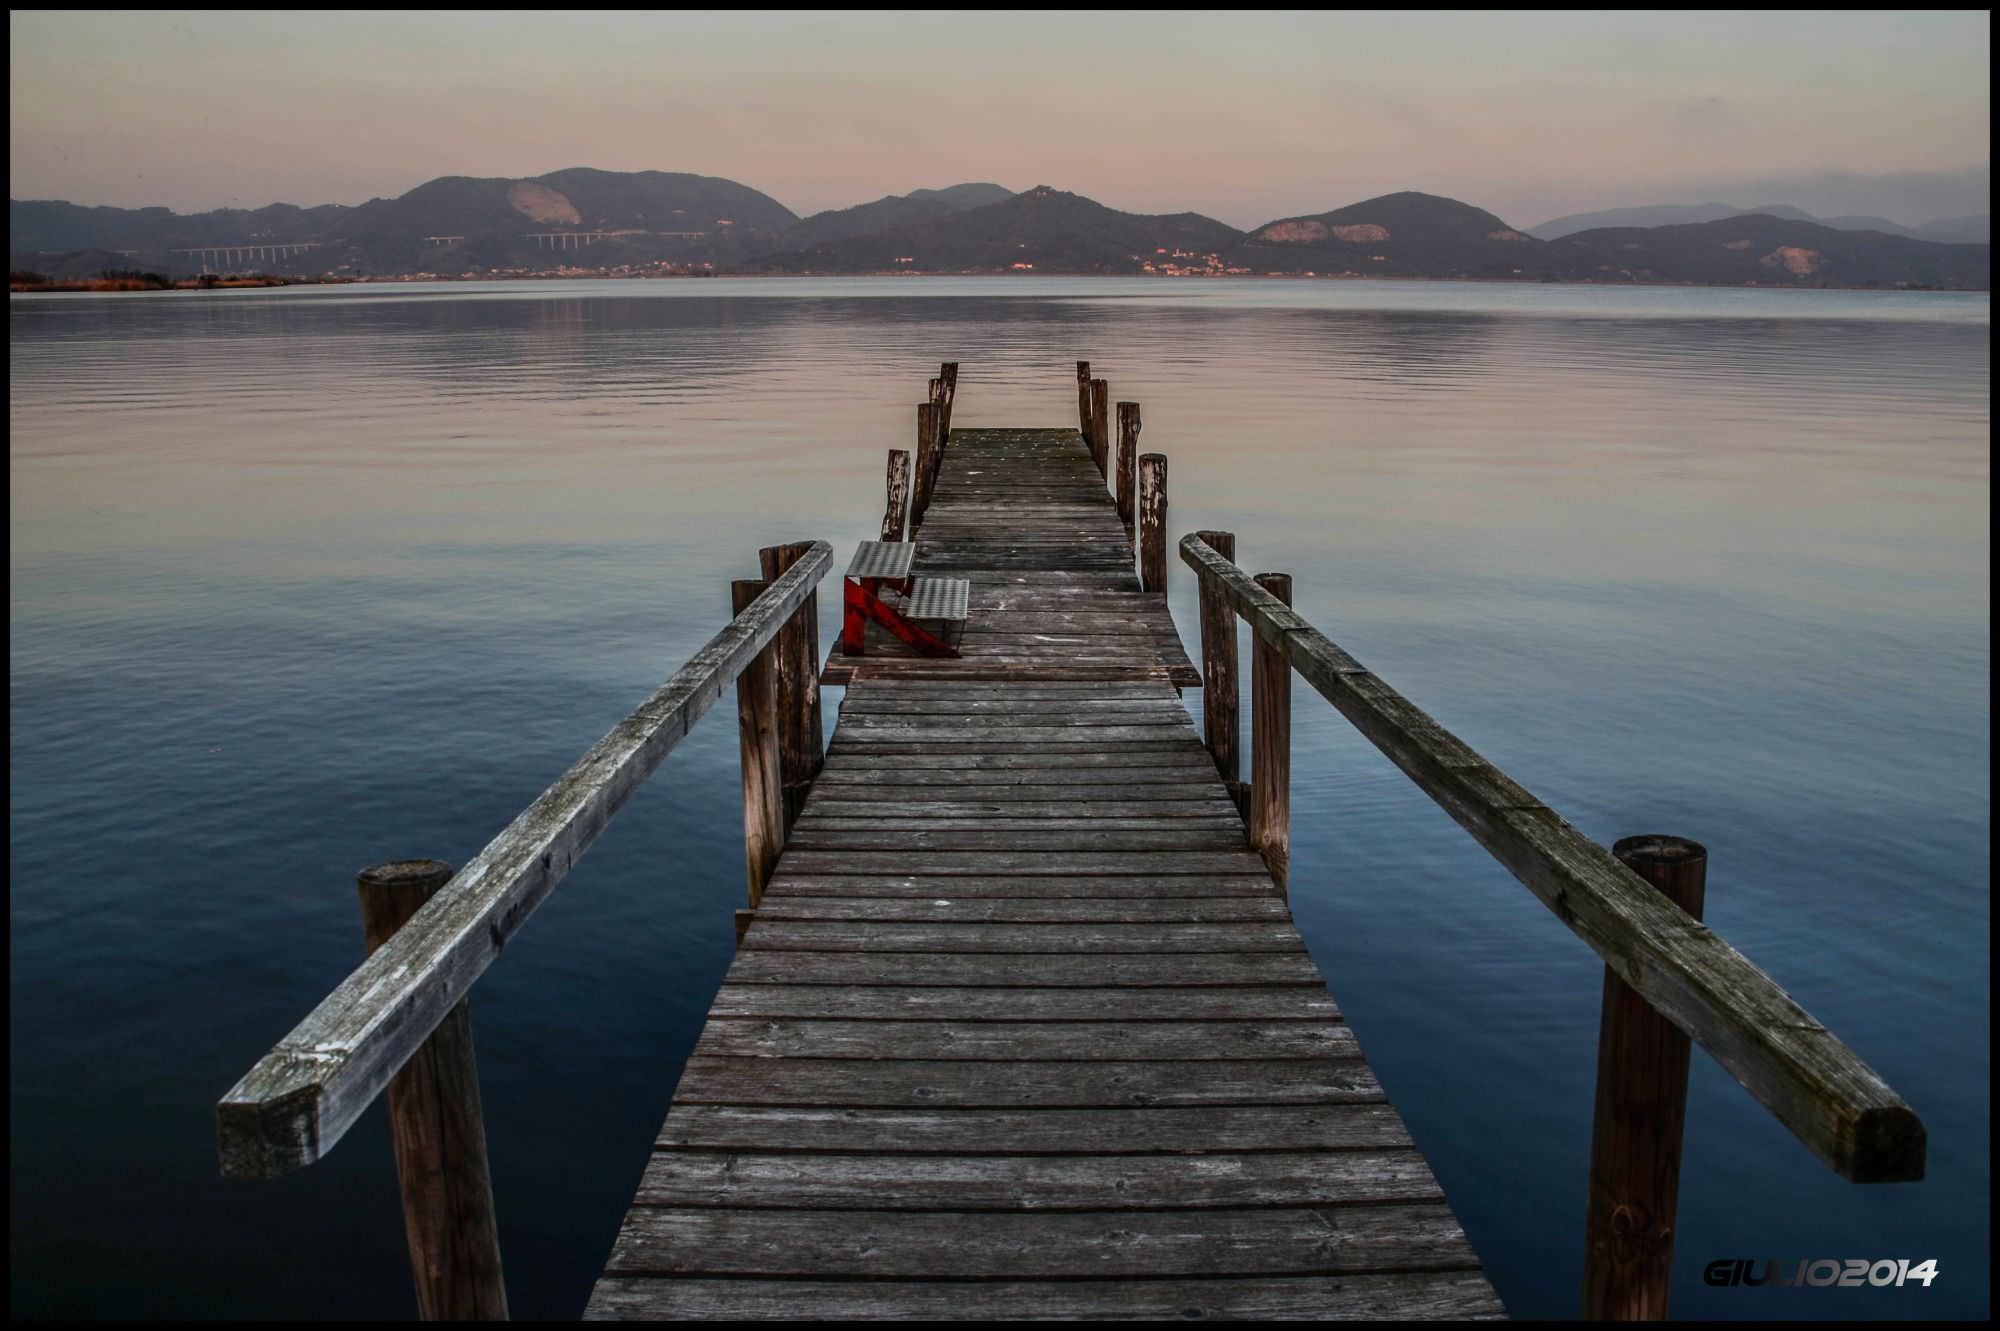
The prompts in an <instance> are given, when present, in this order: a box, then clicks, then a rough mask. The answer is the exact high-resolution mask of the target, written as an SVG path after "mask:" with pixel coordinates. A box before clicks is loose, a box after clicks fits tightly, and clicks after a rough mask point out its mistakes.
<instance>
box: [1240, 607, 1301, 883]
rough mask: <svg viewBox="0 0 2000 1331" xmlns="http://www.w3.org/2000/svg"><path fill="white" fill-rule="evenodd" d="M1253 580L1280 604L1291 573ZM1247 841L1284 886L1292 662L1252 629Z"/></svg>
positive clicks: (1287, 861)
mask: <svg viewBox="0 0 2000 1331" xmlns="http://www.w3.org/2000/svg"><path fill="white" fill-rule="evenodd" d="M1257 585H1258V586H1259V587H1262V588H1263V589H1264V590H1265V591H1267V592H1269V593H1271V595H1273V596H1275V597H1277V598H1278V599H1279V600H1280V601H1283V602H1284V603H1285V604H1286V605H1290V604H1291V603H1292V575H1291V574H1289V573H1259V574H1258V575H1257ZM1250 772H1251V777H1250V844H1251V846H1252V847H1253V848H1255V849H1256V851H1257V853H1258V854H1260V855H1262V856H1263V857H1264V865H1265V867H1266V868H1268V869H1269V870H1270V871H1271V877H1273V878H1275V879H1277V881H1278V890H1279V891H1280V892H1287V893H1288V892H1289V891H1290V885H1289V883H1288V882H1287V877H1288V870H1289V868H1290V865H1291V858H1292V665H1291V662H1289V661H1287V660H1286V659H1285V654H1284V653H1283V652H1281V651H1279V650H1278V649H1277V648H1275V647H1273V646H1271V645H1270V644H1269V643H1267V642H1265V641H1264V637H1263V635H1262V634H1258V635H1256V646H1255V647H1254V648H1253V649H1252V651H1251V656H1250Z"/></svg>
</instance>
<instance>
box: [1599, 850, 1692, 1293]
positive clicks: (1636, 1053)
mask: <svg viewBox="0 0 2000 1331" xmlns="http://www.w3.org/2000/svg"><path fill="white" fill-rule="evenodd" d="M1611 853H1612V854H1613V855H1616V856H1617V857H1618V859H1619V860H1620V861H1621V862H1623V864H1624V865H1625V867H1626V868H1628V869H1630V870H1631V871H1632V872H1633V873H1636V874H1638V875H1639V876H1640V877H1641V878H1643V879H1645V880H1646V881H1647V882H1649V883H1651V884H1652V885H1653V886H1654V887H1656V888H1658V889H1659V890H1660V891H1661V892H1662V893H1663V894H1664V895H1665V896H1666V897H1667V899H1668V900H1670V901H1672V902H1673V903H1674V904H1675V905H1677V906H1679V907H1680V908H1681V909H1682V910H1684V911H1686V912H1687V913H1688V914H1689V915H1692V916H1693V917H1694V918H1695V919H1697V920H1698V919H1700V918H1701V912H1702V902H1703V898H1704V896H1705V895H1706V886H1707V880H1708V852H1707V851H1706V850H1704V849H1703V848H1702V847H1701V846H1700V845H1699V844H1697V843H1696V842H1693V841H1689V840H1686V839H1685V838H1683V837H1671V836H1635V837H1626V838H1625V839H1624V840H1622V841H1619V842H1618V843H1616V844H1615V845H1613V846H1612V847H1611ZM1687 1086H1688V1037H1687V1035H1686V1034H1685V1033H1683V1032H1682V1030H1681V1029H1680V1027H1678V1026H1676V1025H1674V1024H1673V1023H1672V1022H1671V1021H1668V1020H1667V1019H1666V1018H1665V1017H1663V1016H1661V1015H1660V1014H1659V1013H1657V1012H1655V1011H1654V1010H1653V1007H1652V1004H1650V1003H1648V1002H1647V1001H1646V1000H1645V999H1643V998H1641V997H1640V996H1639V995H1638V994H1637V993H1635V992H1633V990H1632V989H1631V987H1630V986H1629V985H1627V984H1626V983H1625V982H1624V981H1623V980H1621V979H1619V978H1618V976H1617V975H1616V974H1614V973H1613V972H1612V970H1611V969H1610V968H1609V967H1606V968H1605V971H1604V1014H1603V1017H1602V1019H1601V1021H1600V1023H1599V1026H1598V1032H1597V1113H1596V1117H1595V1119H1594V1120H1593V1122H1592V1124H1591V1130H1590V1200H1589V1204H1588V1207H1587V1209H1586V1211H1585V1218H1584V1254H1583V1316H1584V1318H1585V1319H1586V1320H1589V1321H1611V1322H1641V1321H1648V1322H1649V1321H1659V1320H1662V1319H1664V1318H1665V1317H1666V1315H1667V1292H1668V1287H1669V1286H1670V1284H1671V1283H1672V1279H1673V1265H1674V1212H1675V1209H1676V1207H1677V1206H1678V1204H1679V1199H1680V1183H1681V1129H1682V1125H1683V1124H1684V1123H1685V1121H1686V1119H1687Z"/></svg>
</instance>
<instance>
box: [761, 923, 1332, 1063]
mask: <svg viewBox="0 0 2000 1331" xmlns="http://www.w3.org/2000/svg"><path fill="white" fill-rule="evenodd" d="M729 980H730V982H731V983H732V984H734V983H744V984H748V983H772V984H780V983H781V984H843V985H884V984H907V985H957V984H963V985H975V986H981V987H989V988H996V987H1016V988H1050V987H1056V986H1071V987H1076V988H1097V987H1101V986H1103V985H1107V984H1115V985H1123V986H1127V987H1132V988H1148V989H1171V988H1184V987H1208V986H1243V985H1273V984H1299V985H1307V986H1312V985H1318V986H1320V987H1321V988H1324V987H1325V981H1323V980H1321V979H1320V978H1319V972H1318V971H1316V970H1314V969H1313V964H1312V959H1311V958H1310V957H1308V956H1307V955H1306V954H1305V952H1304V951H1303V950H1302V949H1301V950H1285V951H1276V952H1259V951H1249V950H1245V951H1238V952H1199V953H1191V952H1130V953H1110V954H1105V955H1100V956H1092V955H1091V954H1090V953H1088V952H1083V951H1071V952H1053V953H1052V952H1042V953H1021V952H1015V951H1004V952H922V951H917V950H914V949H911V950H888V951H881V952H861V951H852V950H847V949H826V948H818V949H815V948H799V949H793V950H785V951H780V950H777V949H773V950H771V951H768V952H766V951H762V950H760V949H755V948H752V949H750V950H747V951H745V952H742V953H740V954H739V955H738V956H737V958H736V961H735V963H734V964H733V965H732V966H731V967H730V968H729ZM1115 1052H1116V1051H1111V1053H1112V1054H1113V1055H1114V1056H1115Z"/></svg>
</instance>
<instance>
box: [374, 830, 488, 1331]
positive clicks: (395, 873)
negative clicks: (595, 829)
mask: <svg viewBox="0 0 2000 1331" xmlns="http://www.w3.org/2000/svg"><path fill="white" fill-rule="evenodd" d="M450 879H451V866H450V865H448V864H445V863H442V862H441V861H438V860H397V861H394V862H391V863H388V864H377V865H375V866H373V867H372V868H367V869H363V870H362V871H361V874H360V877H359V879H358V881H357V886H358V887H359V888H360V890H361V927H362V932H363V935H364V936H365V938H366V939H367V944H368V951H369V952H370V953H373V952H374V951H375V949H376V948H378V947H380V946H382V944H384V943H386V942H388V941H389V940H390V939H391V938H392V937H394V936H395V933H396V931H397V930H398V929H400V928H402V927H403V926H404V925H405V924H407V923H408V922H409V919H410V917H411V916H412V915H415V914H416V913H417V911H418V909H419V908H420V907H421V906H422V905H423V904H424V903H425V902H426V901H429V900H430V899H431V897H432V895H433V894H435V893H436V892H437V890H438V889H439V888H441V887H443V886H444V885H445V883H447V882H448V881H450ZM388 1101H389V1135H390V1137H391V1139H392V1140H393V1141H394V1143H395V1147H396V1178H397V1180H398V1181H399V1182H400V1183H401V1184H402V1192H403V1229H404V1231H405V1233H407V1234H408V1236H409V1241H410V1271H411V1274H412V1275H413V1276H414V1277H415V1278H416V1285H417V1315H418V1316H419V1317H422V1318H423V1319H424V1320H425V1321H427V1322H472V1321H481V1322H504V1321H506V1320H507V1286H506V1284H505V1282H504V1281H503V1280H502V1278H501V1272H500V1229H499V1226H498V1224H497V1223H496V1222H495V1220H494V1218H493V1180H492V1178H491V1177H490V1176H489V1175H488V1173H487V1170H486V1125H485V1121H484V1119H483V1117H482V1116H481V1114H480V1110H479V1068H478V1065H477V1063H475V1061H474V1060H473V1056H472V1013H471V1011H470V1010H469V1009H468V1008H467V1007H466V1003H465V1000H464V999H460V1000H459V1002H458V1006H456V1007H454V1008H453V1009H452V1010H451V1011H450V1012H449V1013H447V1014H446V1015H445V1019H444V1020H443V1021H441V1022H439V1023H438V1026H437V1029H436V1030H434V1031H432V1032H431V1034H430V1038H429V1039H427V1040H425V1041H424V1042H423V1044H422V1045H420V1046H418V1048H417V1052H416V1053H414V1054H412V1055H410V1060H409V1062H407V1063H405V1064H403V1069H402V1071H400V1072H398V1073H397V1074H396V1075H395V1077H394V1079H393V1080H391V1081H390V1083H389V1089H388Z"/></svg>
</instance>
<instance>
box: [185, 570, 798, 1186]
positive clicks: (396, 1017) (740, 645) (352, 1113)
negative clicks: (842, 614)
mask: <svg viewBox="0 0 2000 1331" xmlns="http://www.w3.org/2000/svg"><path fill="white" fill-rule="evenodd" d="M832 564H833V552H832V549H831V548H830V547H829V546H827V545H826V544H825V543H824V542H814V543H813V545H812V548H811V552H810V553H809V554H808V555H807V556H806V557H804V558H802V559H800V560H799V561H797V562H796V563H795V564H793V565H792V567H791V568H790V569H789V570H787V572H786V573H785V574H784V576H783V577H781V578H779V579H778V580H777V582H775V583H773V584H772V586H771V588H770V590H769V591H767V592H766V593H765V594H764V595H763V596H761V597H759V598H758V600H757V603H756V604H755V605H754V606H752V607H751V608H750V609H749V610H748V611H746V612H745V613H744V614H742V615H739V616H738V617H737V618H736V619H735V620H733V621H732V622H731V623H730V624H729V626H728V627H726V628H724V629H723V630H722V631H721V632H720V633H718V634H716V635H715V637H713V638H711V639H710V640H709V641H708V643H707V644H706V645H704V646H703V647H702V648H701V650H700V651H698V652H696V653H695V655H694V656H693V658H691V659H690V660H689V661H688V663H687V664H686V665H684V666H682V667H681V669H680V670H678V671H677V672H675V674H674V676H673V677H672V678H671V679H669V680H668V681H667V682H666V683H665V684H664V685H662V686H661V687H660V688H659V689H658V690H657V691H656V692H655V693H654V694H653V695H652V696H651V697H649V698H647V699H646V701H645V702H643V703H641V704H640V706H639V707H638V709H637V710H636V711H634V712H633V713H632V714H631V715H630V716H628V717H626V718H625V719H624V720H623V721H621V722H619V723H618V725H617V726H615V727H613V728H612V730H611V732H610V733H609V734H607V735H605V737H604V738H603V739H601V740H599V741H598V742H597V743H596V744H595V745H593V746H592V747H591V749H590V750H589V752H587V753H585V754H584V755H583V757H582V758H580V759H578V760H577V762H576V763H575V764H574V765H573V766H572V767H571V768H570V769H569V770H568V771H567V772H565V773H563V775H562V776H561V777H559V778H557V780H556V782H555V784H554V785H552V786H550V787H549V788H548V789H547V790H546V791H544V792H543V793H542V794H541V796H540V797H539V798H537V799H536V800H535V802H534V803H532V804H530V805H529V806H528V807H527V808H526V809H524V810H523V811H522V812H521V813H520V815H519V816H518V817H516V818H515V819H514V821H513V822H512V823H510V824H508V826H507V827H506V829H505V830H504V831H502V832H501V833H500V835H499V836H497V837H495V838H494V839H493V840H492V841H491V842H489V843H488V844H487V846H486V848H485V849H483V850H481V851H480V852H479V854H478V855H476V856H474V857H473V858H472V860H471V861H470V862H468V863H467V864H466V865H465V866H464V867H463V868H461V869H460V870H459V871H458V872H457V873H456V874H454V875H453V877H452V880H451V881H450V882H449V883H447V884H446V885H445V886H444V888H443V889H442V890H441V891H439V892H438V894H437V895H436V896H434V897H433V898H431V900H430V901H429V902H428V903H427V904H426V905H425V906H424V907H423V909H421V910H419V911H418V912H417V914H416V916H415V917H413V918H412V919H411V921H410V922H409V924H407V925H406V926H404V927H403V928H402V929H399V930H398V931H397V932H396V936H395V937H394V938H392V939H390V940H389V941H388V942H387V943H386V944H384V945H383V946H382V947H381V948H379V949H377V950H376V951H375V952H374V953H373V954H372V955H370V956H369V958H368V959H367V960H366V961H364V962H363V963H362V964H361V965H360V966H359V967H357V968H356V969H355V971H354V972H353V973H352V974H350V975H349V976H348V977H347V978H346V979H345V980H343V981H342V982H341V984H340V986H339V987H338V988H336V989H335V990H334V991H333V992H332V993H331V994H329V995H327V997H326V998H325V999H323V1000H322V1001H321V1002H320V1004H319V1006H317V1007H316V1008H314V1009H313V1011H312V1012H311V1013H310V1014H308V1015H307V1016H306V1018H305V1019H304V1020H303V1021H301V1022H300V1023H299V1024H298V1026H296V1027H295V1028H294V1029H293V1030H292V1032H291V1033H290V1034H289V1035H287V1036H285V1038H284V1039H282V1040H280V1041H279V1042H278V1044H277V1045H276V1047H274V1048H273V1049H272V1050H271V1052H270V1053H268V1054H266V1055H265V1056H264V1057H263V1058H262V1059H261V1060H259V1061H258V1063H257V1065H256V1066H255V1067H253V1068H251V1069H250V1071H249V1072H248V1073H246V1074H245V1075H244V1077H243V1078H242V1080H240V1081H239V1082H237V1084H236V1085H235V1086H233V1087H231V1088H230V1090H229V1091H228V1092H227V1093H226V1094H225V1095H224V1096H223V1098H222V1100H221V1101H220V1103H218V1104H217V1106H216V1127H217V1137H218V1144H219V1148H220V1154H221V1163H222V1172H223V1173H224V1174H227V1175H232V1176H245V1177H270V1176H274V1175H278V1174H283V1173H287V1172H289V1171H291V1170H294V1169H298V1168H300V1167H302V1166H304V1165H308V1164H311V1163H313V1162H314V1161H315V1160H318V1159H319V1158H320V1157H321V1156H322V1155H324V1154H325V1153H326V1152H327V1151H328V1150H330V1149H332V1147H333V1146H334V1144H335V1143H336V1142H338V1141H339V1140H340V1138H341V1137H342V1136H343V1135H344V1134H345V1133H346V1131H347V1130H348V1128H349V1127H351V1126H353V1123H354V1121H355V1119H357V1118H358V1117H360V1115H361V1112H362V1110H364V1109H366V1108H367V1106H368V1105H369V1104H370V1103H371V1102H372V1101H373V1100H374V1098H375V1096H376V1095H377V1094H378V1093H380V1091H381V1090H382V1088H383V1087H384V1086H385V1085H387V1084H388V1081H389V1079H390V1078H391V1077H393V1076H394V1075H395V1074H396V1072H397V1071H398V1070H399V1069H400V1068H401V1067H402V1066H403V1063H404V1062H405V1061H406V1060H407V1059H408V1058H409V1057H410V1055H411V1054H412V1053H414V1052H415V1051H416V1049H417V1048H418V1047H419V1046H420V1045H422V1043H423V1041H424V1039H425V1038H426V1037H427V1036H428V1035H429V1034H430V1033H431V1031H432V1030H434V1029H436V1027H437V1024H438V1022H440V1021H441V1020H443V1019H444V1016H445V1014H446V1013H448V1012H450V1011H451V1010H452V1008H453V1007H455V1006H456V1005H457V1004H458V1002H459V1000H461V999H462V998H464V997H465V994H466V991H467V990H469V989H470V988H471V987H472V984H473V982H474V981H476V980H477V979H478V978H479V976H480V975H481V974H483V973H484V972H485V970H486V968H487V966H489V965H491V964H492V962H493V959H494V958H495V957H497V956H498V955H499V954H500V950H501V949H502V948H503V947H504V946H506V943H507V940H508V939H509V938H511V937H512V936H513V935H514V933H515V932H516V931H517V930H519V928H520V927H521V925H522V924H523V923H525V922H526V921H527V918H528V917H529V916H530V915H531V914H533V913H534V910H535V908H536V907H537V906H539V905H540V904H541V902H542V901H543V899H544V898H546V897H547V896H548V894H549V892H550V891H551V890H552V889H553V888H554V887H555V885H556V884H557V883H559V882H560V881H562V877H563V875H564V874H566V873H568V872H569V868H570V866H571V865H572V864H574V863H575V862H576V860H577V858H578V857H579V856H581V855H582V854H583V853H584V851H585V850H587V849H589V847H590V845H591V843H592V842H594V841H595V840H596V839H597V836H598V834H599V833H600V832H602V831H603V830H604V827H605V825H606V824H607V823H608V822H609V821H610V819H611V816H612V815H613V814H614V813H616V812H617V811H618V809H619V808H620V807H621V806H622V805H623V804H624V803H625V801H626V800H627V799H629V798H630V797H631V795H632V792H633V791H635V790H636V789H637V788H638V786H639V783H640V782H642V781H644V780H645V778H646V777H647V776H648V775H650V774H651V773H652V771H653V769H654V768H656V767H658V766H659V764H660V762H661V761H662V760H663V759H664V758H665V757H666V756H667V754H669V753H671V752H672V751H673V749H674V746H675V745H677V744H678V743H679V742H680V741H681V739H682V738H683V737H684V736H685V735H686V734H687V732H688V729H689V727H690V726H692V725H693V724H694V722H695V721H696V720H698V719H699V718H700V717H701V715H702V714H703V713H704V712H706V711H707V710H708V709H709V707H711V706H713V705H714V703H715V701H716V700H717V699H718V698H720V697H721V696H722V693H723V690H725V689H726V688H728V687H729V685H730V683H731V682H732V681H733V680H734V679H735V678H736V675H737V674H738V672H739V671H741V670H742V669H743V667H744V666H745V665H747V664H748V663H749V662H750V661H751V659H752V658H754V657H755V656H756V655H757V653H758V652H760V651H762V650H763V649H764V648H765V647H766V646H767V645H768V644H769V643H770V642H771V641H772V639H774V638H775V637H776V636H777V634H778V631H779V630H780V629H781V628H782V627H783V626H784V624H785V622H786V621H787V620H788V619H790V618H791V615H792V612H793V611H794V610H795V609H797V608H798V606H799V604H800V602H802V601H803V600H804V599H805V598H806V597H808V596H811V595H812V594H813V592H814V588H815V587H816V586H817V585H818V583H819V580H820V578H821V577H823V576H825V574H826V571H827V570H828V569H829V568H830V567H832Z"/></svg>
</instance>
